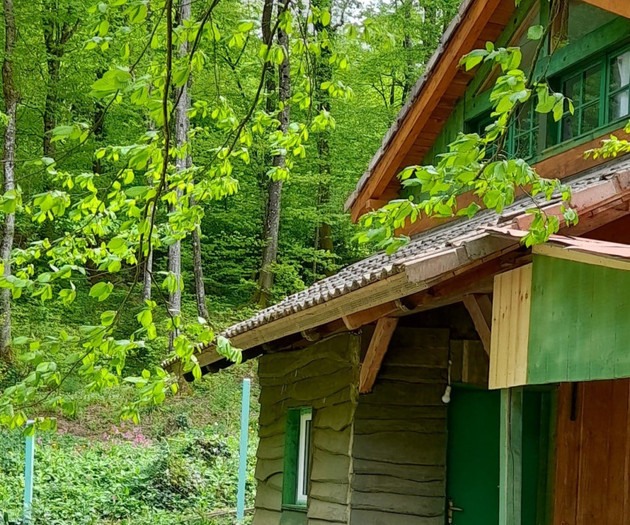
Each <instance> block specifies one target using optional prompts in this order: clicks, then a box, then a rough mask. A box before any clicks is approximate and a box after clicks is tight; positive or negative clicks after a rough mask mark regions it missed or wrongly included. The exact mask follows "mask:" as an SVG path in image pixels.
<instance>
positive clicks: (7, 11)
mask: <svg viewBox="0 0 630 525" xmlns="http://www.w3.org/2000/svg"><path fill="white" fill-rule="evenodd" d="M3 8H4V24H5V43H4V61H3V63H2V85H3V86H2V89H3V94H4V104H5V108H4V111H5V113H6V115H7V117H8V119H9V120H8V122H7V126H6V128H5V130H4V151H3V164H4V180H3V188H2V190H3V192H7V191H11V190H13V189H15V138H16V137H15V134H16V115H17V105H18V98H19V95H18V92H17V90H16V87H15V84H14V78H13V53H14V49H15V40H16V30H15V16H14V13H13V0H3ZM14 235H15V214H14V213H7V214H6V215H5V216H4V224H3V231H2V242H1V243H0V258H1V259H2V263H3V265H4V275H5V277H6V276H9V275H11V250H12V249H13V236H14ZM0 316H1V322H0V358H1V359H2V360H4V361H10V360H11V357H12V352H11V291H10V290H9V289H8V288H2V289H1V290H0Z"/></svg>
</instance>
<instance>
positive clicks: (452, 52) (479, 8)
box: [351, 0, 501, 221]
mask: <svg viewBox="0 0 630 525" xmlns="http://www.w3.org/2000/svg"><path fill="white" fill-rule="evenodd" d="M500 3H501V0H478V1H476V2H473V3H472V5H471V6H470V7H469V9H468V11H467V12H466V14H465V17H464V19H463V20H462V21H461V22H460V25H459V27H458V28H457V31H456V32H455V34H454V35H453V37H452V38H451V39H450V40H449V41H448V42H447V43H446V47H445V49H444V51H443V52H442V53H441V54H440V56H439V58H438V59H437V62H436V64H435V66H434V68H433V69H432V71H431V72H430V75H429V76H428V78H427V80H426V82H425V84H424V85H423V86H422V88H421V91H420V94H419V96H418V98H417V99H416V100H415V101H414V103H413V104H412V105H411V107H410V109H409V111H408V113H407V115H406V116H405V117H404V119H403V120H402V122H401V123H400V126H399V127H398V129H396V130H395V131H393V133H394V134H393V137H392V138H391V140H390V141H389V144H388V146H387V147H386V149H385V151H384V152H383V154H382V155H381V157H380V159H379V161H378V162H377V164H376V165H375V166H374V168H373V170H372V172H371V174H370V176H369V177H368V179H367V181H366V183H365V185H364V186H363V188H361V190H360V191H359V192H358V194H357V195H356V197H355V198H354V202H353V203H352V207H351V210H352V219H353V220H354V221H356V220H357V219H358V218H359V217H360V216H361V215H362V214H363V213H364V207H365V201H366V200H367V199H370V198H372V199H374V198H379V197H380V195H381V193H382V192H383V191H384V190H385V188H386V187H387V185H388V184H389V182H390V180H391V179H393V178H394V177H395V176H396V172H397V170H398V168H399V166H400V163H401V161H402V160H403V158H404V157H405V155H406V154H407V151H408V150H409V148H410V147H411V145H412V144H413V143H414V142H415V140H416V138H417V136H418V133H419V132H420V130H421V128H422V126H424V124H426V122H427V121H428V119H429V117H430V116H431V112H432V110H433V108H434V107H435V106H436V105H437V103H438V101H439V100H440V98H441V97H442V95H443V94H444V92H445V90H446V88H447V87H448V86H449V84H450V83H451V81H452V80H453V78H454V77H455V75H456V74H457V71H458V70H459V61H460V59H461V58H462V56H463V55H465V54H466V53H468V52H469V51H470V50H471V49H473V48H474V46H475V42H476V41H477V39H478V38H479V36H480V35H481V32H482V30H483V28H484V27H485V25H486V24H487V23H488V21H489V20H490V18H491V17H492V14H493V13H494V11H495V9H496V8H497V6H498V5H499V4H500Z"/></svg>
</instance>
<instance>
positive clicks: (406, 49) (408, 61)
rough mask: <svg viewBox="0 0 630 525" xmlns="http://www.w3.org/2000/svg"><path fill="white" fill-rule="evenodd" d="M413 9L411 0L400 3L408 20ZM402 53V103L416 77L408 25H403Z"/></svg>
mask: <svg viewBox="0 0 630 525" xmlns="http://www.w3.org/2000/svg"><path fill="white" fill-rule="evenodd" d="M412 9H413V6H412V5H411V0H405V1H404V2H403V4H402V15H403V17H404V19H406V20H410V19H411V15H412V12H411V10H412ZM403 34H404V36H403V42H402V47H403V54H404V57H405V71H404V75H403V89H402V97H401V99H402V100H401V103H402V104H404V103H405V102H406V100H407V97H408V96H409V93H411V89H412V88H413V86H414V84H415V82H416V80H417V79H416V78H415V74H414V63H413V42H412V41H411V35H410V34H409V30H408V27H407V26H406V25H403Z"/></svg>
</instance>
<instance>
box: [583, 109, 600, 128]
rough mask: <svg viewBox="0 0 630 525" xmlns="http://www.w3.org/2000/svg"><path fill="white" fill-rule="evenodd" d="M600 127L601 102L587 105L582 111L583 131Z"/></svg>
mask: <svg viewBox="0 0 630 525" xmlns="http://www.w3.org/2000/svg"><path fill="white" fill-rule="evenodd" d="M598 127H599V104H591V105H590V106H586V107H585V108H584V110H583V112H582V129H581V130H580V132H581V133H588V132H589V131H592V130H594V129H596V128H598Z"/></svg>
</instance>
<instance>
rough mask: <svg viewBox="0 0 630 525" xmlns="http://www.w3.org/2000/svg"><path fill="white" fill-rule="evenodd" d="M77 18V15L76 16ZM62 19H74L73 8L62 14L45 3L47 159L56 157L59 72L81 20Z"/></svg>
mask: <svg viewBox="0 0 630 525" xmlns="http://www.w3.org/2000/svg"><path fill="white" fill-rule="evenodd" d="M75 16H76V15H75ZM61 17H64V18H65V17H72V18H74V16H73V14H72V8H69V10H68V11H67V12H63V13H62V12H60V11H59V8H58V6H57V5H52V3H49V2H44V23H43V33H44V44H45V47H46V67H47V69H48V88H47V90H46V101H45V104H44V115H43V120H44V139H43V150H44V156H45V157H54V155H55V143H54V142H53V141H52V130H53V129H54V128H55V126H56V125H57V115H56V111H57V89H58V87H59V70H60V67H61V59H62V58H63V56H64V55H65V52H66V44H67V43H68V41H69V40H70V38H71V37H72V35H73V34H74V33H75V32H76V30H77V28H78V27H79V23H80V19H77V20H76V21H75V22H74V23H71V22H70V21H68V20H64V21H63V22H60V20H59V19H60V18H61Z"/></svg>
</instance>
